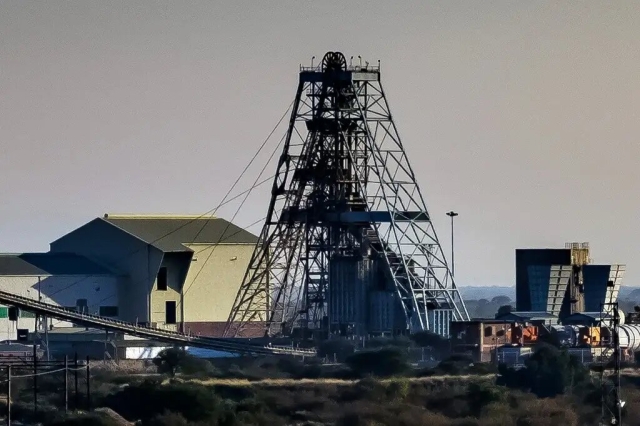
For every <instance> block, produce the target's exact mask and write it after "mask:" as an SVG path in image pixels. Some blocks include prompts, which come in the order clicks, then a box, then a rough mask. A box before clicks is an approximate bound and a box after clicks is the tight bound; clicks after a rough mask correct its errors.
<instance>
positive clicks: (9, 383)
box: [7, 365, 11, 426]
mask: <svg viewBox="0 0 640 426" xmlns="http://www.w3.org/2000/svg"><path fill="white" fill-rule="evenodd" d="M7 426H11V365H7Z"/></svg>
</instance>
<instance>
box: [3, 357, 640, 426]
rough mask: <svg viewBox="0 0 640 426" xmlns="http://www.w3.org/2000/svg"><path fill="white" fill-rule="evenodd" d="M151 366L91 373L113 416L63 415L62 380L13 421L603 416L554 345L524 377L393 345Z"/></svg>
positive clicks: (46, 384) (519, 421)
mask: <svg viewBox="0 0 640 426" xmlns="http://www.w3.org/2000/svg"><path fill="white" fill-rule="evenodd" d="M154 364H155V365H154V366H152V368H153V369H154V370H156V371H157V372H158V373H155V372H154V373H151V374H137V375H134V374H128V373H126V372H122V371H117V370H115V371H109V370H107V369H95V370H94V376H93V377H92V386H93V395H92V398H93V406H94V407H95V406H97V407H107V408H108V410H101V411H99V412H93V413H80V412H78V413H73V414H69V415H63V414H60V413H59V411H60V410H59V408H56V407H60V405H59V404H60V393H59V392H56V391H55V389H56V387H55V386H56V385H55V383H54V382H55V381H54V380H53V379H50V378H46V376H43V380H42V381H41V384H40V386H42V388H41V389H47V390H48V391H49V393H48V394H47V396H46V398H44V402H41V404H40V407H41V409H40V413H39V415H38V416H36V417H34V415H33V411H32V405H30V401H31V399H30V397H31V389H29V388H28V386H24V387H23V388H22V389H20V388H18V389H16V390H15V392H14V394H15V395H18V398H17V400H14V401H15V403H14V406H13V418H14V419H17V418H19V419H21V420H23V421H24V422H25V424H36V422H40V423H41V424H44V425H47V426H54V425H55V426H61V425H77V426H82V425H97V426H113V425H131V424H139V425H142V426H170V425H171V426H173V425H175V426H186V425H198V426H207V425H211V426H241V425H256V426H262V425H265V426H267V425H268V426H280V425H282V426H285V425H299V426H302V425H305V426H321V425H336V426H347V425H348V426H359V425H369V426H373V425H378V426H382V425H394V426H395V425H398V426H412V425H429V426H439V425H465V426H472V425H481V426H483V425H487V426H495V425H518V426H538V425H540V426H542V425H575V426H578V425H596V424H598V421H599V418H600V395H601V393H600V386H599V383H598V381H597V375H593V374H590V372H589V371H588V370H587V369H585V368H584V367H583V366H582V365H580V364H579V363H577V362H576V361H575V360H573V359H572V358H570V357H569V356H568V355H567V354H566V353H565V352H562V351H560V350H558V349H556V348H554V347H551V346H541V347H540V348H538V350H537V352H536V353H535V355H534V356H533V357H532V358H531V359H530V360H529V362H528V363H527V365H526V367H525V368H523V369H521V370H517V371H516V370H512V369H509V368H506V367H504V366H501V367H500V368H499V371H498V370H494V369H493V367H492V366H489V365H473V364H471V363H470V362H469V360H468V359H465V358H460V357H458V358H455V357H454V358H450V359H448V360H447V361H445V362H442V363H441V364H440V365H439V366H438V367H437V368H434V369H415V368H411V367H410V365H409V364H408V363H407V361H406V356H405V351H403V349H400V348H398V347H397V346H396V347H394V346H389V345H386V346H382V347H379V348H377V349H375V350H369V351H364V352H358V353H355V354H351V355H347V356H346V358H345V362H344V364H342V365H338V366H322V365H319V364H317V363H311V364H309V363H307V364H302V363H301V362H300V361H298V360H295V359H287V358H274V359H269V358H265V359H255V358H252V359H240V358H237V359H233V360H217V361H215V362H209V361H205V360H200V359H194V358H191V357H189V356H187V355H186V354H184V353H183V352H181V351H180V350H169V351H166V352H164V353H162V354H161V356H159V357H158V358H157V359H156V360H155V362H154ZM301 379H305V380H301ZM624 399H625V401H626V402H627V404H626V406H625V412H624V416H625V424H626V425H634V424H638V425H640V380H639V379H638V378H635V377H633V376H632V375H630V376H628V377H625V378H624ZM116 413H117V414H116ZM119 416H122V417H119ZM125 419H126V420H125Z"/></svg>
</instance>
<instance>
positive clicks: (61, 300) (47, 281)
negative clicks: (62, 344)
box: [0, 275, 119, 340]
mask: <svg viewBox="0 0 640 426" xmlns="http://www.w3.org/2000/svg"><path fill="white" fill-rule="evenodd" d="M118 286H119V278H118V277H117V276H111V275H107V276H105V275H57V276H48V275H44V276H40V277H38V276H0V290H1V291H6V292H10V293H13V294H17V295H19V296H23V297H28V298H31V299H33V300H38V298H39V293H38V290H40V300H41V301H42V302H45V303H51V304H54V305H59V306H65V307H72V306H76V303H77V301H78V299H87V305H88V311H89V312H88V313H90V314H99V313H100V306H118ZM24 315H25V316H26V317H22V318H19V319H18V321H17V325H16V322H13V321H9V320H8V319H7V318H0V340H6V339H15V338H16V329H17V328H28V329H29V330H30V331H34V330H35V316H33V315H29V314H24ZM49 324H53V325H54V327H70V326H71V325H72V324H71V323H69V322H66V321H59V320H55V319H51V320H49Z"/></svg>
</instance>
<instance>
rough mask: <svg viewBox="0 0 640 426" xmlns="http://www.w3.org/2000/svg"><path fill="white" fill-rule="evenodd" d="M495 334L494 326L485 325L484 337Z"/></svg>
mask: <svg viewBox="0 0 640 426" xmlns="http://www.w3.org/2000/svg"><path fill="white" fill-rule="evenodd" d="M491 336H493V327H491V326H489V327H485V329H484V337H491Z"/></svg>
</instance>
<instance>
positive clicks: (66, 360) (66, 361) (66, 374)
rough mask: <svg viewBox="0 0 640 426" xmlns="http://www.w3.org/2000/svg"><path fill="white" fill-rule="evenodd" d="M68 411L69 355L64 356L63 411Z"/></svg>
mask: <svg viewBox="0 0 640 426" xmlns="http://www.w3.org/2000/svg"><path fill="white" fill-rule="evenodd" d="M68 411H69V357H68V356H67V355H65V356H64V412H65V413H67V412H68Z"/></svg>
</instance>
